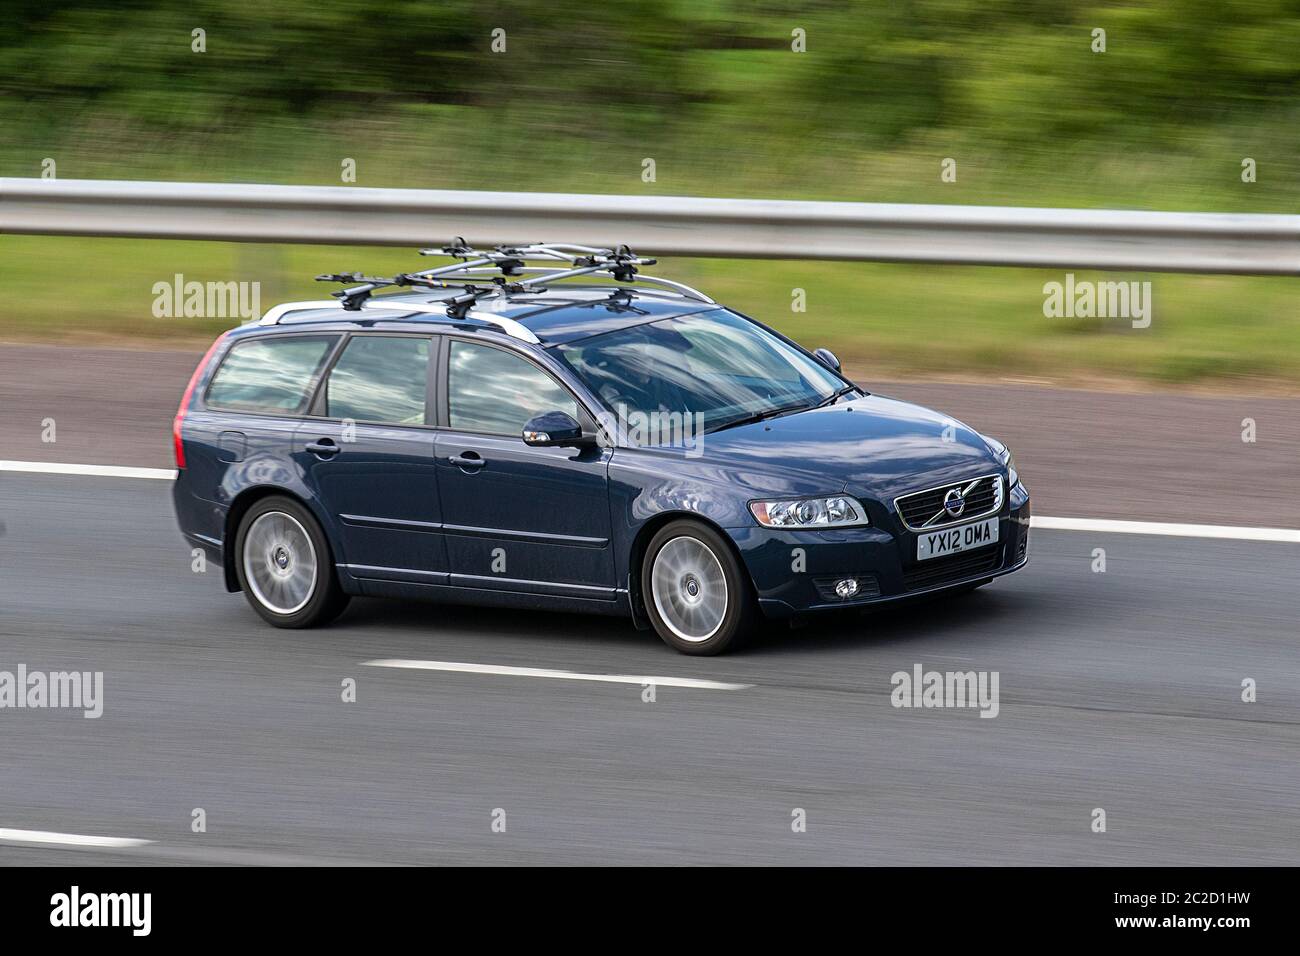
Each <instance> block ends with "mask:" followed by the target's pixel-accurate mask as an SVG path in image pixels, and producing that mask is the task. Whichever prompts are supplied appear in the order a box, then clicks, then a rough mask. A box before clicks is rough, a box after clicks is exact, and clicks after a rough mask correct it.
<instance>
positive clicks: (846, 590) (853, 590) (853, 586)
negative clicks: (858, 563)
mask: <svg viewBox="0 0 1300 956" xmlns="http://www.w3.org/2000/svg"><path fill="white" fill-rule="evenodd" d="M835 593H836V594H838V595H839V596H840V597H842V598H851V597H853V595H855V594H857V593H858V582H857V579H856V578H845V579H844V580H843V581H836V582H835Z"/></svg>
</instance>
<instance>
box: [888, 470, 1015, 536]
mask: <svg viewBox="0 0 1300 956" xmlns="http://www.w3.org/2000/svg"><path fill="white" fill-rule="evenodd" d="M954 490H955V491H956V492H957V493H958V494H961V495H963V501H964V506H963V507H962V510H961V513H960V514H959V515H953V514H951V513H949V512H948V510H947V509H946V508H944V504H943V503H944V500H945V499H946V498H947V497H948V495H949V493H950V492H952V491H954ZM894 507H895V508H897V509H898V516H899V517H900V518H902V519H903V524H904V525H906V526H907V527H908V528H909V529H910V530H912V531H920V530H922V529H925V530H927V531H929V530H932V529H934V528H942V527H944V526H945V525H950V524H959V523H961V522H963V521H972V520H974V519H976V518H983V517H986V516H987V515H991V514H996V513H997V512H999V511H1001V510H1002V477H1001V476H1000V475H984V476H983V477H981V478H974V479H970V478H968V479H966V480H965V481H954V482H950V483H948V484H946V485H939V486H938V487H936V488H928V489H926V490H925V491H918V492H915V493H913V494H910V495H903V496H902V497H901V498H895V499H894Z"/></svg>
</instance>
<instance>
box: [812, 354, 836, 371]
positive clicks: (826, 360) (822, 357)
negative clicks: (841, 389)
mask: <svg viewBox="0 0 1300 956" xmlns="http://www.w3.org/2000/svg"><path fill="white" fill-rule="evenodd" d="M813 358H815V359H816V360H817V361H819V362H821V363H822V364H823V365H825V366H826V367H827V368H828V369H830V370H831V371H832V372H838V371H839V370H840V360H839V359H837V358H836V357H835V353H834V352H832V351H831V350H830V349H818V350H817V351H816V352H814V353H813Z"/></svg>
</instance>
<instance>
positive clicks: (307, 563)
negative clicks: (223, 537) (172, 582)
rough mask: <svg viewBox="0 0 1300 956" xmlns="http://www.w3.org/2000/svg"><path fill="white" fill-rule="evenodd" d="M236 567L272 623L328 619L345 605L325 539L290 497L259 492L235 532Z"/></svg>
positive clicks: (287, 624)
mask: <svg viewBox="0 0 1300 956" xmlns="http://www.w3.org/2000/svg"><path fill="white" fill-rule="evenodd" d="M235 573H236V575H237V576H238V578H239V586H240V587H241V588H243V591H244V596H245V597H246V598H248V603H249V604H251V605H252V607H253V610H254V611H256V612H257V613H258V614H260V615H261V616H262V618H263V619H264V620H266V621H269V622H270V623H271V624H274V625H275V626H276V627H293V628H297V627H314V626H316V625H318V624H327V623H329V622H330V621H332V620H333V619H334V618H336V617H338V616H339V614H341V613H342V611H343V609H344V608H345V607H347V604H348V595H346V594H344V593H343V590H342V588H340V587H339V583H338V577H337V575H336V574H335V573H334V561H333V558H332V557H331V555H330V547H329V542H328V541H326V540H325V533H324V532H323V531H322V530H321V528H320V525H319V524H318V523H317V522H316V519H315V518H314V517H312V514H311V512H309V511H308V510H307V509H306V508H304V507H303V506H302V505H301V504H299V503H298V502H296V501H294V500H293V499H292V498H285V497H281V496H279V495H276V496H273V497H270V498H263V499H262V500H261V501H259V502H257V503H256V504H254V505H253V507H251V508H249V509H248V512H247V513H246V514H245V515H244V517H243V519H242V520H241V521H240V522H239V531H238V533H237V534H236V536H235Z"/></svg>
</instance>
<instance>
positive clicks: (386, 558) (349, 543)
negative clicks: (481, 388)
mask: <svg viewBox="0 0 1300 956" xmlns="http://www.w3.org/2000/svg"><path fill="white" fill-rule="evenodd" d="M436 353H437V342H436V340H435V339H433V338H432V337H431V336H429V335H420V334H400V333H369V332H367V333H354V334H352V335H350V336H349V337H348V339H347V341H346V342H345V343H344V344H343V347H342V349H341V350H340V351H339V353H338V357H337V358H336V360H335V361H334V364H333V366H332V367H331V368H330V370H329V372H328V373H327V375H326V376H325V380H324V382H323V383H322V385H321V388H320V389H319V391H318V393H317V395H316V399H315V402H314V404H313V406H312V412H313V415H312V416H311V417H310V418H308V419H306V420H304V421H303V423H302V424H301V425H300V427H299V428H298V430H297V432H296V434H295V438H294V451H293V454H294V458H295V460H296V461H297V462H298V463H299V466H300V467H301V469H302V472H303V475H304V480H305V481H306V483H307V484H308V486H309V487H310V488H311V490H312V491H313V492H314V493H315V494H316V495H317V496H318V498H319V500H320V502H321V504H322V506H323V507H324V508H325V509H326V511H327V512H328V513H329V515H330V517H331V518H332V519H333V521H334V524H335V527H336V529H337V531H338V536H339V541H340V546H341V551H342V554H340V555H336V559H337V560H338V562H339V563H340V564H342V565H344V566H345V567H346V568H347V570H348V572H349V573H350V574H352V575H353V576H354V577H359V578H378V579H384V580H400V581H415V582H421V583H432V584H442V583H445V582H446V577H447V557H446V549H445V547H444V546H443V542H442V535H441V520H442V512H441V506H440V502H439V496H438V478H437V468H436V466H435V463H434V449H435V441H434V435H435V431H434V421H433V418H434V416H433V414H432V411H431V410H432V408H433V403H432V402H431V400H430V399H431V396H432V395H433V394H434V393H433V380H434V377H435V375H434V371H435V366H436V362H435V361H434V357H435V355H436Z"/></svg>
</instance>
